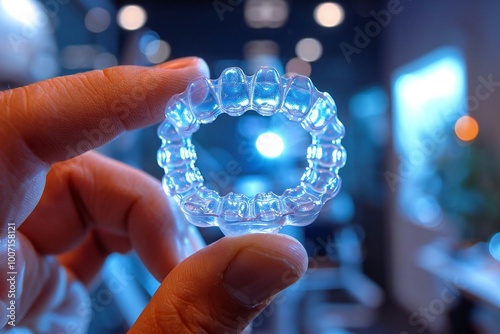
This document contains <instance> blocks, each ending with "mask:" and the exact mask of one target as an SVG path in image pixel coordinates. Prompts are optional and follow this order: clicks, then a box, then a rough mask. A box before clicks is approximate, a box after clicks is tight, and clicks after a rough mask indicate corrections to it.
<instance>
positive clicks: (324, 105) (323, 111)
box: [301, 93, 337, 135]
mask: <svg viewBox="0 0 500 334" xmlns="http://www.w3.org/2000/svg"><path fill="white" fill-rule="evenodd" d="M336 114H337V107H336V106H335V102H334V101H333V99H332V97H331V96H330V94H328V93H323V94H322V95H321V96H319V98H318V99H317V100H316V102H314V105H313V106H312V107H311V110H310V111H309V113H308V114H307V116H306V118H305V119H304V120H303V121H302V123H301V125H302V127H303V128H304V129H305V130H307V131H308V132H311V134H312V135H314V134H315V132H316V131H318V130H321V129H322V128H324V127H325V126H326V125H327V124H329V123H330V122H331V120H332V119H333V118H334V117H336Z"/></svg>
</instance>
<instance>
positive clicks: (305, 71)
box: [286, 57, 311, 77]
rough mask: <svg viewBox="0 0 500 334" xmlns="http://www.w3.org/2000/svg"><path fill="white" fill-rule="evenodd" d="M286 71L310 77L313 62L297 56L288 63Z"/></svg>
mask: <svg viewBox="0 0 500 334" xmlns="http://www.w3.org/2000/svg"><path fill="white" fill-rule="evenodd" d="M286 73H290V74H291V73H295V74H301V75H305V76H306V77H308V76H310V75H311V64H309V63H308V62H307V61H305V60H302V59H300V58H297V57H295V58H292V59H290V60H289V61H288V63H286Z"/></svg>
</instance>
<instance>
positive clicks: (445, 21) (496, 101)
mask: <svg viewBox="0 0 500 334" xmlns="http://www.w3.org/2000/svg"><path fill="white" fill-rule="evenodd" d="M499 14H500V2H498V1H496V0H479V1H467V0H442V1H431V0H418V1H412V0H389V1H384V0H343V1H340V0H339V1H337V2H321V1H312V0H309V1H306V0H300V1H299V0H295V1H293V0H289V1H286V0H213V1H192V0H186V1H182V2H180V1H177V2H174V1H152V0H148V1H141V2H140V3H139V2H131V1H124V0H115V1H111V0H100V1H96V0H40V1H37V0H0V89H9V88H14V87H18V86H21V85H25V84H28V83H32V82H36V81H39V80H43V79H46V78H50V77H53V76H58V75H67V74H73V73H77V72H83V71H89V70H93V69H102V68H106V67H110V66H115V65H123V64H135V65H144V66H152V65H154V64H157V63H160V62H163V61H166V60H169V59H174V58H178V57H183V56H190V55H196V56H200V57H203V58H204V59H205V60H206V61H207V63H208V65H209V67H210V70H211V73H212V78H217V77H218V76H219V75H220V73H221V72H222V70H223V69H225V68H226V67H230V66H239V67H241V68H242V69H243V70H244V71H245V72H246V74H247V75H251V74H253V73H254V72H255V71H256V69H257V68H258V67H259V66H262V65H268V66H273V67H275V68H277V69H278V70H279V71H280V73H282V74H285V73H299V74H304V75H307V76H309V77H310V78H311V79H312V81H313V83H314V84H315V86H316V87H317V88H318V89H319V90H320V91H327V92H329V93H330V94H331V95H332V96H333V98H334V99H335V101H336V103H337V106H338V115H339V118H340V119H341V121H342V122H343V123H344V125H345V127H346V137H345V139H344V140H343V145H344V146H345V147H346V149H347V152H348V159H347V164H346V166H345V167H344V168H343V169H341V171H340V175H341V177H342V179H343V187H342V190H341V192H340V193H339V194H338V196H337V197H335V198H334V199H333V200H331V201H330V202H328V203H327V205H325V207H324V209H323V211H322V213H321V214H320V216H319V218H318V219H317V220H316V222H314V223H313V224H311V225H310V226H307V227H305V228H288V227H287V228H285V229H284V233H289V234H291V235H293V236H295V237H296V238H298V239H299V240H300V241H301V242H303V244H304V246H305V247H306V249H307V250H308V253H309V270H308V273H307V274H306V277H305V278H304V279H303V280H301V281H300V282H299V283H297V284H296V285H294V286H292V287H291V288H289V289H288V290H287V291H285V292H284V293H283V294H281V295H280V296H279V297H278V298H277V299H276V301H275V302H273V303H272V304H271V305H270V306H269V307H268V308H267V309H266V310H265V311H264V312H263V313H262V315H260V316H259V317H258V318H257V319H256V320H255V321H254V333H261V334H263V333H284V334H293V333H297V334H298V333H315V334H316V333H319V334H321V333H328V334H337V333H397V334H409V333H499V329H498V328H500V321H499V319H500V262H499V261H500V234H499V232H500V168H499V167H498V166H499V160H500V158H499V157H500V145H498V143H499V142H500V132H499V131H498V127H499V125H500V123H499V121H500V117H499V116H498V115H497V114H498V112H499V110H498V109H499V108H498V106H499V105H500V93H499V92H497V90H498V89H499V87H500V63H499V62H498V59H500V35H499V34H498V31H499V30H500V21H499V20H498V15H499ZM226 116H227V115H222V116H220V117H219V118H218V119H217V121H216V122H214V123H213V124H209V125H205V126H202V127H201V128H200V130H199V131H198V132H197V133H196V134H195V135H194V137H193V141H194V144H195V146H196V149H197V153H198V161H197V166H198V167H199V168H200V170H201V171H202V174H203V175H204V177H205V182H206V184H209V185H210V186H212V187H214V188H215V189H217V190H219V191H220V192H221V193H222V194H226V193H228V192H230V191H234V192H240V193H245V194H247V195H254V194H256V193H259V192H262V191H270V190H273V191H274V192H276V193H281V192H282V191H283V190H284V189H286V188H288V187H292V186H295V185H297V184H298V183H299V181H300V176H301V174H302V172H303V170H304V167H305V165H306V160H305V151H306V148H307V146H308V145H309V144H310V136H309V134H308V133H307V132H305V131H303V130H302V129H301V127H300V125H298V124H296V123H291V122H288V121H286V120H284V119H283V118H281V117H279V115H276V116H272V117H262V116H259V115H258V114H256V113H254V112H248V113H246V114H244V115H243V116H241V117H238V118H232V117H229V116H227V117H226ZM262 135H263V136H262ZM258 143H260V145H259V144H258ZM159 146H160V141H159V139H158V138H157V136H156V126H153V127H151V128H148V129H143V130H139V131H134V132H131V133H127V134H124V135H122V136H121V137H120V138H118V139H116V140H115V141H114V142H112V143H110V144H108V145H106V146H104V147H102V148H100V151H101V152H103V153H105V154H107V155H109V156H112V157H114V158H116V159H119V160H122V161H125V162H126V163H129V164H131V165H134V166H136V167H138V168H140V169H143V170H146V171H147V172H149V173H151V174H152V175H154V176H156V177H158V178H161V177H162V175H163V171H162V170H161V169H160V168H159V167H158V166H157V164H156V151H157V149H158V147H159ZM201 232H202V234H203V236H204V238H205V240H206V241H207V243H210V242H213V241H215V240H217V239H218V238H220V237H222V235H221V233H220V232H219V231H218V229H216V228H214V229H202V230H201ZM124 273H126V274H125V275H124ZM131 275H132V276H131ZM157 286H158V282H156V281H155V280H154V279H153V278H152V277H151V276H150V275H149V274H148V273H147V271H146V270H145V269H144V267H143V266H142V265H141V263H140V261H139V260H138V259H137V258H136V256H135V254H133V253H132V254H128V255H125V256H121V255H120V256H119V255H113V256H112V257H111V258H110V259H109V261H108V262H107V263H106V266H105V268H104V270H103V273H102V279H101V281H100V283H98V284H97V285H96V286H95V288H94V289H93V291H92V311H93V312H92V323H91V328H90V331H89V332H90V333H122V332H124V331H126V329H127V328H128V327H129V326H130V324H132V323H133V322H134V321H135V319H136V318H137V316H138V314H139V313H140V312H141V310H142V308H143V306H144V305H145V304H146V303H147V301H148V299H149V298H150V296H151V294H152V293H154V291H155V289H156V288H157Z"/></svg>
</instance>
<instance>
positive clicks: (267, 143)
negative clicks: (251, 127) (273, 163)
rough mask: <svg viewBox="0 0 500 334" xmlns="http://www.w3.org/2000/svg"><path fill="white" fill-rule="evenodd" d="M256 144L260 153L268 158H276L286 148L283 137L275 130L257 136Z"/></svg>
mask: <svg viewBox="0 0 500 334" xmlns="http://www.w3.org/2000/svg"><path fill="white" fill-rule="evenodd" d="M255 146H256V147H257V150H258V151H259V153H260V154H262V155H263V156H265V157H267V158H276V157H278V156H280V155H281V153H283V150H284V149H285V143H284V142H283V139H281V137H280V136H279V135H277V134H276V133H274V132H266V133H263V134H261V135H260V136H259V137H258V138H257V141H256V142H255Z"/></svg>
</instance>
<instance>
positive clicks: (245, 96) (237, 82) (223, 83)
mask: <svg viewBox="0 0 500 334" xmlns="http://www.w3.org/2000/svg"><path fill="white" fill-rule="evenodd" d="M218 86H219V96H220V103H221V106H222V108H223V109H224V110H225V111H226V112H227V113H228V114H229V115H231V116H240V115H242V114H243V113H244V112H245V111H246V110H247V108H248V107H249V106H250V96H249V91H248V85H247V78H246V76H245V73H243V71H242V70H241V69H240V68H236V67H232V68H228V69H226V70H224V72H222V74H221V76H220V78H219V82H218Z"/></svg>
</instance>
